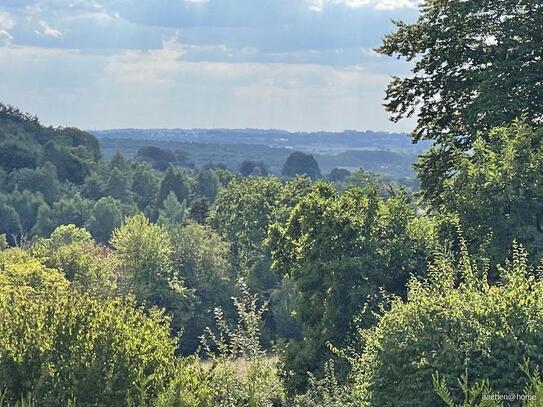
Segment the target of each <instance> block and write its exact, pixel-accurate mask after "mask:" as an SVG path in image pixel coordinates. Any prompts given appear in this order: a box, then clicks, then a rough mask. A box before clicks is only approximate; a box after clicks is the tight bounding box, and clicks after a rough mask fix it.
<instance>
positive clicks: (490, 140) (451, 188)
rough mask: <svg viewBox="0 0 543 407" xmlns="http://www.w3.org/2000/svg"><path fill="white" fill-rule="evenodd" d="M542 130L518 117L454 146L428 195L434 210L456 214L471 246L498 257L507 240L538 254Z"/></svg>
mask: <svg viewBox="0 0 543 407" xmlns="http://www.w3.org/2000/svg"><path fill="white" fill-rule="evenodd" d="M542 143H543V132H542V131H541V130H535V129H533V128H531V127H530V126H528V125H527V124H525V123H524V122H519V121H516V122H514V123H513V124H511V125H510V126H508V127H502V128H496V129H493V130H492V131H490V132H489V134H488V135H487V136H485V137H483V135H482V134H478V135H477V136H476V137H475V138H474V142H473V148H472V150H471V151H469V152H462V151H456V152H455V157H456V158H455V163H454V166H453V170H454V173H455V175H454V176H453V177H450V178H449V179H448V180H446V181H445V182H444V183H443V192H442V194H441V195H439V196H436V197H435V198H433V199H432V206H433V208H434V209H435V210H443V211H445V212H447V213H452V214H454V215H455V216H457V218H458V220H459V223H460V225H461V228H462V230H463V231H464V233H465V234H466V237H467V238H468V239H469V241H470V245H471V246H472V248H474V249H476V248H477V249H480V251H481V252H482V253H481V254H482V255H484V256H487V257H490V258H491V259H492V260H493V264H496V262H502V261H503V260H504V259H505V258H506V257H507V254H508V251H509V248H510V246H511V242H512V241H513V240H517V241H518V242H520V243H522V244H523V245H524V246H525V247H526V248H528V250H529V252H530V254H531V255H532V259H533V260H539V259H540V258H541V255H542V254H543V252H542V250H543V189H542V185H543V144H542Z"/></svg>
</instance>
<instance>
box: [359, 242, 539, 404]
mask: <svg viewBox="0 0 543 407" xmlns="http://www.w3.org/2000/svg"><path fill="white" fill-rule="evenodd" d="M536 275H539V273H537V274H534V271H533V270H530V269H529V267H528V263H527V258H526V253H525V252H524V251H523V250H522V249H521V248H519V247H518V246H516V247H515V254H514V257H513V260H512V262H510V263H508V264H507V265H506V266H505V267H504V268H501V269H500V279H501V282H502V284H501V285H499V286H492V285H490V284H489V282H488V275H487V270H486V269H484V268H481V267H477V265H476V259H472V258H470V257H469V256H468V254H467V252H464V253H463V254H462V257H461V258H460V261H459V264H458V265H455V264H452V263H451V261H450V260H448V259H445V258H443V259H441V260H440V261H438V262H436V263H435V264H434V265H433V266H432V268H431V270H430V272H429V276H430V278H429V280H426V281H418V280H415V279H413V280H412V281H411V283H410V285H409V294H408V298H407V301H406V302H403V301H401V300H400V299H396V300H394V301H393V303H392V305H391V309H390V310H389V311H388V312H386V314H384V315H383V316H382V317H381V318H380V319H379V322H378V324H377V326H376V327H375V328H372V329H369V330H367V331H363V332H362V340H363V342H364V345H365V349H364V353H363V354H362V356H361V357H360V359H359V360H358V361H357V370H358V372H359V373H358V375H357V377H356V380H357V386H356V392H357V396H358V397H359V398H360V400H361V403H362V401H364V402H365V403H366V404H365V405H371V406H387V405H391V404H393V405H395V406H412V405H421V406H427V405H428V406H429V405H437V403H438V400H439V398H438V396H437V394H436V392H435V391H434V389H433V388H432V387H431V386H429V385H428V384H429V383H431V382H432V376H433V375H435V374H436V373H438V374H439V376H440V377H441V378H442V379H443V380H445V381H446V382H447V383H448V385H449V388H450V389H451V391H452V394H453V396H458V395H459V394H460V390H461V389H459V388H458V387H457V386H458V383H457V382H456V379H457V378H459V377H461V376H462V375H463V374H464V373H465V372H466V371H467V372H468V376H469V377H470V378H473V379H476V380H479V381H482V380H487V381H488V382H489V383H490V384H491V385H492V386H493V387H494V388H495V389H499V392H500V393H503V394H509V393H515V392H520V390H519V389H523V388H524V387H525V385H526V384H527V380H528V378H527V377H526V376H525V375H524V374H523V373H522V371H521V366H522V364H523V362H524V361H525V360H528V361H529V364H530V366H531V367H532V368H536V367H537V368H538V369H541V368H542V367H543V349H542V343H543V342H542V338H543V329H542V326H543V324H542V319H543V311H542V310H543V304H542V300H543V282H542V281H541V279H540V278H536V277H535V276H536ZM392 366H394V368H391V367H392ZM407 394H409V397H406V395H407Z"/></svg>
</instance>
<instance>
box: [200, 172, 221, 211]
mask: <svg viewBox="0 0 543 407" xmlns="http://www.w3.org/2000/svg"><path fill="white" fill-rule="evenodd" d="M220 185H221V182H220V181H219V177H217V175H216V174H215V172H214V171H213V170H202V171H200V172H199V173H198V175H197V176H196V193H197V194H199V195H200V196H202V197H204V198H207V199H208V200H209V202H211V203H213V202H215V199H216V198H217V193H218V192H219V187H220Z"/></svg>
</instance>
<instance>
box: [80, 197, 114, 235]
mask: <svg viewBox="0 0 543 407" xmlns="http://www.w3.org/2000/svg"><path fill="white" fill-rule="evenodd" d="M121 222H122V212H121V203H120V202H119V201H118V200H116V199H113V198H111V197H109V196H108V197H105V198H101V199H100V200H98V201H96V203H95V204H94V207H93V208H92V211H91V213H90V218H89V221H88V227H89V230H90V232H91V233H92V235H93V236H94V238H95V239H96V241H98V242H100V243H107V241H108V240H109V237H110V236H111V233H112V232H113V230H114V229H115V228H117V227H119V226H120V225H121Z"/></svg>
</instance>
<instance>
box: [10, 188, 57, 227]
mask: <svg viewBox="0 0 543 407" xmlns="http://www.w3.org/2000/svg"><path fill="white" fill-rule="evenodd" d="M6 202H7V203H8V205H10V206H12V207H13V208H14V209H15V210H16V211H17V214H18V215H19V219H20V223H21V227H22V232H23V234H24V235H25V236H27V237H29V236H30V235H31V231H32V228H33V227H34V225H35V224H36V221H37V219H38V212H39V208H40V207H42V206H47V204H46V203H45V201H44V200H43V196H42V195H41V194H40V193H33V192H30V191H28V190H25V191H23V192H19V191H18V190H15V191H13V192H12V193H11V194H9V195H7V196H6Z"/></svg>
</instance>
